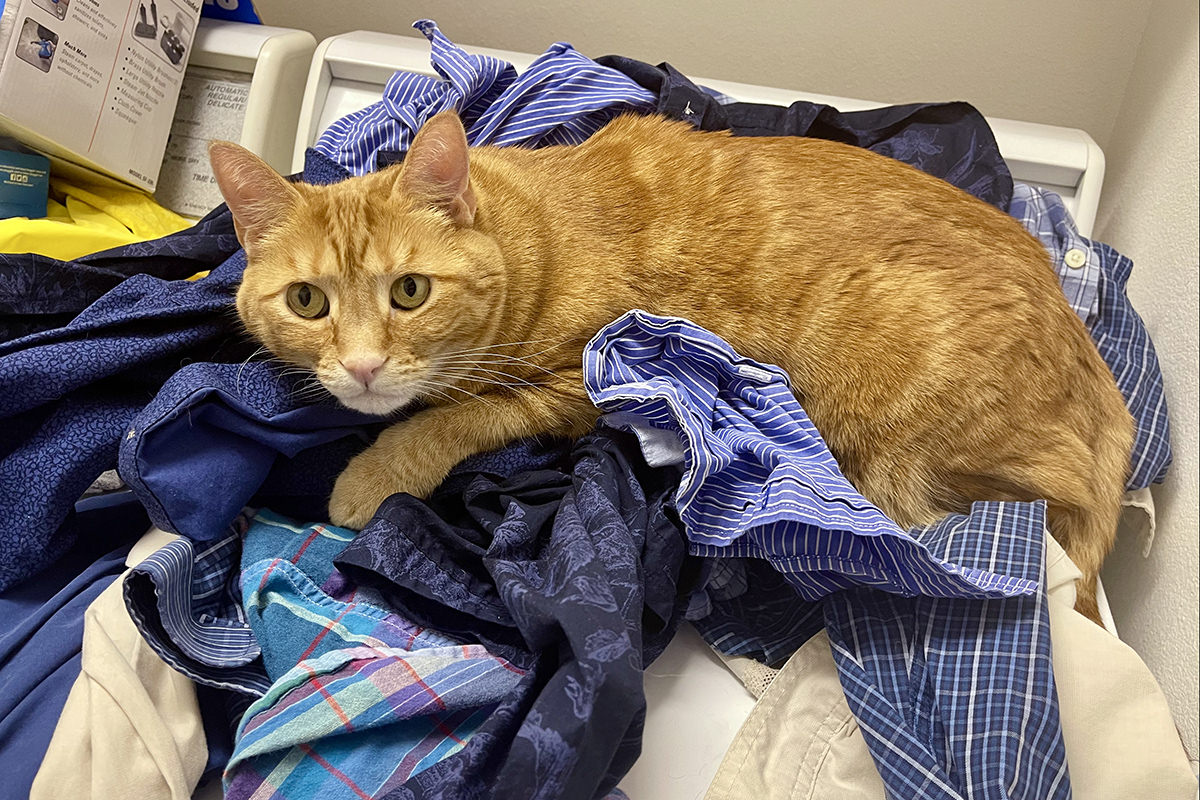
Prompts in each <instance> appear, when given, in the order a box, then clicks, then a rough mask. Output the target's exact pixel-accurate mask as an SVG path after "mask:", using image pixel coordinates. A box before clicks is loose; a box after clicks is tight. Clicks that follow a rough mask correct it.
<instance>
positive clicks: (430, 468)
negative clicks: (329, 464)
mask: <svg viewBox="0 0 1200 800" xmlns="http://www.w3.org/2000/svg"><path fill="white" fill-rule="evenodd" d="M395 452H397V450H396V449H394V448H389V447H388V445H387V442H386V441H384V440H383V437H381V440H380V441H378V442H376V443H375V444H374V445H372V446H371V447H368V448H367V449H366V450H364V451H363V452H361V453H359V454H358V455H357V456H355V457H354V458H352V459H350V463H349V464H347V465H346V468H345V469H344V470H342V474H341V475H339V476H338V479H337V481H336V482H335V483H334V484H333V495H332V496H331V497H330V498H329V521H330V522H332V523H333V524H334V525H337V526H338V527H341V528H351V529H353V530H362V529H363V528H364V527H366V525H367V523H368V522H370V521H371V518H372V517H374V516H375V512H377V511H378V510H379V506H380V505H382V504H383V501H384V500H386V499H388V498H389V497H391V496H392V495H393V494H398V493H400V492H406V493H408V494H411V495H413V496H415V497H428V496H429V494H430V493H431V492H432V491H433V490H434V489H436V488H437V486H438V484H440V483H441V482H442V479H443V478H445V477H446V472H449V467H448V466H447V467H445V468H444V469H439V468H437V467H435V465H434V464H433V463H431V462H432V461H433V459H426V460H424V461H423V462H413V463H406V462H405V461H404V460H403V459H401V458H398V457H397V456H395V455H393V454H394V453H395ZM399 452H405V451H404V450H403V449H401V450H399ZM417 464H421V468H417Z"/></svg>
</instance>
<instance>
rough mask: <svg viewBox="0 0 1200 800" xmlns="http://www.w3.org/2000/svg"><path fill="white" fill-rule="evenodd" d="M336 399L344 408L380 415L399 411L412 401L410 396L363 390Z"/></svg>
mask: <svg viewBox="0 0 1200 800" xmlns="http://www.w3.org/2000/svg"><path fill="white" fill-rule="evenodd" d="M335 396H337V395H335ZM337 399H338V402H339V403H341V404H342V405H344V406H345V407H346V408H349V409H353V410H354V411H360V412H362V413H363V414H374V415H376V416H380V417H384V416H387V415H388V414H391V413H392V412H393V411H399V410H400V409H402V408H404V407H405V406H406V405H408V404H409V403H411V402H412V398H411V397H396V396H394V395H393V396H389V395H383V394H379V393H378V392H363V393H362V394H358V395H355V396H354V397H341V396H337Z"/></svg>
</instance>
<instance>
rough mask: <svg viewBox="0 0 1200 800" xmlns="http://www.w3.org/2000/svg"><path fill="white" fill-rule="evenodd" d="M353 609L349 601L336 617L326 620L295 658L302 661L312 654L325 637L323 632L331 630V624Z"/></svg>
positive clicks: (335, 623) (337, 621) (340, 619)
mask: <svg viewBox="0 0 1200 800" xmlns="http://www.w3.org/2000/svg"><path fill="white" fill-rule="evenodd" d="M353 609H354V603H351V604H350V605H348V606H346V607H345V608H344V609H342V613H340V614H338V615H337V616H336V617H334V618H333V619H331V620H327V621H326V622H325V627H323V628H321V632H320V633H318V634H317V636H316V638H315V639H313V640H312V644H310V645H309V646H308V649H307V650H305V651H304V652H303V653H301V654H300V658H299V659H297V660H299V661H303V660H304V659H306V658H308V657H309V656H310V655H312V652H313V650H316V649H317V645H319V644H320V643H321V640H322V639H324V638H325V634H327V633H329V632H330V631H331V630H333V626H334V625H337V624H338V623H339V622H341V621H342V617H344V616H346V615H347V614H349V613H350V612H351V611H352V610H353Z"/></svg>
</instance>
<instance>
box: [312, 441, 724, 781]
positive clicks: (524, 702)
mask: <svg viewBox="0 0 1200 800" xmlns="http://www.w3.org/2000/svg"><path fill="white" fill-rule="evenodd" d="M519 446H520V445H519ZM523 446H525V447H529V446H531V445H529V444H526V445H523ZM533 446H534V447H536V445H533ZM534 455H535V460H536V461H540V463H541V465H542V468H541V469H535V470H532V471H526V472H521V473H519V474H515V475H513V474H508V475H505V474H498V471H499V472H500V473H502V472H503V470H504V466H505V465H504V464H503V463H498V462H496V461H495V460H492V461H491V463H488V462H487V461H486V460H475V461H473V462H469V463H467V464H464V465H463V466H462V467H460V469H459V470H457V471H456V472H455V473H454V474H453V475H452V476H451V478H450V479H448V480H447V481H446V483H445V484H443V486H442V487H441V488H440V489H439V490H438V491H437V492H436V493H435V494H434V496H433V497H432V498H431V499H430V501H429V502H428V503H424V502H422V501H420V500H417V499H415V498H413V497H411V496H408V495H394V496H392V497H391V498H389V499H388V500H387V501H385V502H384V504H383V506H382V507H381V508H380V510H379V513H378V515H377V516H376V518H375V519H374V520H373V521H372V522H371V523H370V525H368V526H367V528H366V529H364V530H363V532H362V533H361V534H359V536H358V537H357V538H356V539H355V541H354V543H353V544H351V545H350V546H349V547H348V548H347V549H346V550H345V551H344V552H343V553H342V555H341V556H340V557H339V558H338V559H337V562H336V563H337V566H338V568H339V569H340V570H342V571H343V572H345V573H346V574H347V575H348V576H350V577H351V578H352V579H354V580H355V581H356V582H359V583H362V584H369V585H373V586H375V587H376V588H378V589H379V590H380V591H381V592H382V593H383V594H384V596H385V598H386V599H387V600H388V602H389V603H390V604H391V605H393V606H394V607H395V608H397V609H398V611H399V613H400V614H401V615H403V616H405V617H408V618H409V619H412V620H414V621H416V622H419V623H421V624H425V625H429V626H432V627H436V628H437V629H439V630H441V631H443V632H446V633H449V634H451V635H457V636H462V637H463V638H468V639H470V640H473V641H481V642H483V643H484V644H485V645H486V646H487V647H488V650H489V651H491V652H492V653H495V654H497V655H501V656H503V657H504V658H506V659H508V660H510V661H512V662H513V663H514V664H516V665H517V666H520V667H522V668H526V669H529V670H530V672H529V674H528V675H526V676H525V678H523V679H522V681H521V683H520V685H519V686H518V687H517V688H516V689H515V690H514V691H513V693H512V694H511V696H510V697H509V698H508V699H507V700H506V701H505V703H504V704H502V705H501V707H500V708H499V709H498V710H497V711H496V712H495V713H494V714H493V716H492V717H491V718H490V719H489V720H488V721H487V722H485V723H484V725H483V726H482V727H481V728H480V729H479V731H477V732H476V734H475V737H474V738H472V739H471V741H469V742H468V743H467V746H466V748H464V750H463V751H461V752H460V753H458V754H456V755H454V756H451V757H450V758H448V759H446V760H445V761H443V762H442V763H440V764H438V765H436V766H434V767H432V768H430V769H429V770H427V771H425V772H423V773H421V775H418V776H416V777H414V778H413V779H412V780H410V781H409V782H408V783H407V784H405V787H404V788H403V789H402V790H401V791H398V792H396V793H394V794H392V795H389V797H395V798H433V797H455V798H458V797H495V798H509V797H564V798H567V797H570V798H591V797H597V796H602V795H604V794H605V793H606V792H607V791H609V790H611V789H612V788H613V787H614V786H615V785H616V783H617V781H618V780H619V779H620V778H621V777H622V776H623V775H624V774H625V772H626V771H627V770H628V769H629V767H630V766H631V765H632V764H633V762H634V760H635V759H636V757H637V755H638V752H639V751H640V741H641V730H642V722H643V717H644V713H645V697H644V695H643V692H642V670H643V668H644V667H645V666H646V665H647V664H649V663H651V662H652V661H653V660H654V659H655V658H657V657H658V655H659V654H660V653H661V652H662V650H663V649H664V648H665V647H666V645H667V643H668V642H669V641H670V639H671V636H672V635H673V634H674V632H675V629H676V627H677V625H678V623H679V621H680V619H681V618H682V614H683V610H684V608H685V607H686V605H687V597H688V595H690V594H691V591H692V589H694V588H695V586H696V585H697V583H698V582H699V579H700V577H701V574H700V566H701V565H700V564H699V562H697V561H695V560H693V559H690V558H688V557H687V555H686V552H685V546H684V541H683V537H682V535H681V533H680V531H679V528H678V527H677V523H676V520H675V518H674V516H673V515H672V514H671V513H670V511H669V508H668V505H667V503H668V500H669V498H670V496H671V495H672V494H673V493H674V491H675V488H676V487H677V485H678V480H679V471H678V469H677V468H673V467H671V468H660V469H652V468H650V467H648V466H647V465H646V464H645V462H644V461H643V460H642V459H641V456H640V454H639V452H638V446H637V442H636V440H635V439H634V438H633V437H631V436H629V435H628V434H624V433H621V432H618V431H615V430H611V429H604V428H601V429H598V430H597V431H596V432H594V433H591V434H589V435H587V436H584V437H583V438H582V439H580V440H579V441H578V442H577V443H576V444H575V445H574V446H563V447H550V446H548V447H546V448H545V449H543V450H542V452H541V454H540V455H537V454H536V453H535V454H534Z"/></svg>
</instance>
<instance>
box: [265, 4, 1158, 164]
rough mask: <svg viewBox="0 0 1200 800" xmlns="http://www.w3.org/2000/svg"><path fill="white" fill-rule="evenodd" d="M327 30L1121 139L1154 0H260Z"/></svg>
mask: <svg viewBox="0 0 1200 800" xmlns="http://www.w3.org/2000/svg"><path fill="white" fill-rule="evenodd" d="M254 5H255V7H256V8H257V9H258V10H259V13H260V15H261V16H262V18H263V21H264V22H267V23H269V24H272V25H284V26H291V27H299V28H304V29H305V30H310V31H312V32H313V34H314V35H315V36H316V37H317V39H318V41H319V40H321V39H323V38H325V37H327V36H331V35H333V34H335V33H342V32H345V31H350V30H357V29H365V30H373V31H382V32H386V33H403V34H407V35H412V36H417V35H419V34H417V33H416V32H415V31H413V30H412V29H411V27H410V25H411V23H412V22H413V21H414V20H416V19H420V18H422V17H429V18H431V19H434V20H436V21H437V22H438V25H439V26H440V27H441V29H442V32H443V33H445V34H446V35H447V36H448V37H449V38H450V39H451V41H455V42H459V43H461V44H476V45H486V46H488V47H496V48H500V49H503V50H516V51H519V52H527V53H540V52H542V51H543V50H545V49H546V47H547V46H548V45H550V44H552V43H553V42H555V41H560V40H561V41H567V42H570V43H571V44H573V45H574V46H575V47H576V48H577V49H579V50H580V52H582V53H584V54H585V55H589V56H592V57H593V58H595V57H597V56H602V55H607V54H613V53H615V54H619V55H625V56H631V57H633V58H638V59H641V60H643V61H649V62H650V63H653V64H657V63H658V62H660V61H669V62H670V63H671V64H672V65H674V66H675V67H676V68H678V69H679V70H681V71H682V72H684V73H686V74H690V75H701V76H705V77H709V78H724V79H725V80H731V81H740V82H742V83H758V84H765V85H769V86H778V87H781V88H786V89H799V90H806V91H811V92H821V93H824V94H834V95H841V96H843V97H859V98H862V99H865V100H879V101H882V102H888V103H901V102H914V101H920V100H966V101H968V102H971V103H973V104H974V105H976V106H977V107H978V108H979V109H980V110H981V111H983V113H985V114H989V115H992V116H998V117H1010V118H1014V119H1028V120H1033V121H1036V122H1045V123H1049V124H1054V125H1068V126H1071V127H1076V128H1083V129H1084V130H1086V131H1087V132H1088V133H1090V134H1091V135H1092V136H1093V138H1095V139H1096V141H1097V142H1099V143H1100V146H1101V147H1104V146H1106V145H1107V143H1108V137H1109V134H1110V133H1111V131H1112V127H1113V122H1114V120H1115V119H1116V113H1117V110H1118V108H1119V107H1120V104H1121V95H1122V92H1123V90H1124V87H1125V82H1126V79H1127V77H1128V75H1129V71H1130V68H1131V67H1132V65H1133V60H1134V56H1135V49H1136V47H1137V42H1138V39H1139V38H1140V36H1141V32H1142V29H1143V28H1144V27H1145V23H1146V13H1147V10H1148V8H1149V5H1150V2H1149V0H1056V2H1052V3H1047V2H1044V1H1043V0H1005V2H991V3H988V2H974V3H971V2H968V3H964V2H961V0H918V1H917V2H909V3H897V2H894V0H859V1H858V2H853V3H847V2H844V1H843V0H804V2H785V1H784V0H775V1H774V2H765V1H764V0H746V2H736V3H734V2H725V0H666V1H665V2H654V3H645V2H639V1H638V0H608V1H607V2H595V3H565V2H561V0H560V1H559V2H553V1H551V0H523V1H522V2H517V3H513V2H508V3H499V2H488V3H481V2H478V0H437V2H431V1H430V0H336V2H327V1H326V0H320V1H319V2H318V0H300V1H298V0H254Z"/></svg>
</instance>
